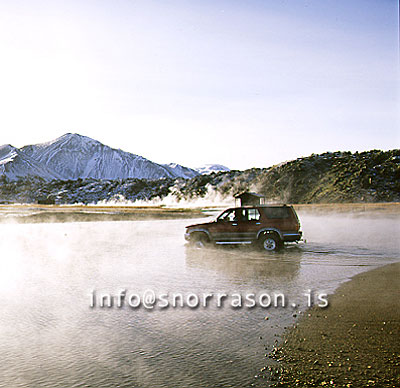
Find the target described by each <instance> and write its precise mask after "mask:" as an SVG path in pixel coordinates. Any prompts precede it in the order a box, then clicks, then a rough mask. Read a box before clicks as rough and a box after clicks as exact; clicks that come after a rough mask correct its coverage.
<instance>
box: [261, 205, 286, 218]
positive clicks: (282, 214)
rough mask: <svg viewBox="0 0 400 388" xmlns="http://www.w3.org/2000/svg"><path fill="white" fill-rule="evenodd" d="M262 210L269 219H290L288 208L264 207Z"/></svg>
mask: <svg viewBox="0 0 400 388" xmlns="http://www.w3.org/2000/svg"><path fill="white" fill-rule="evenodd" d="M263 210H264V213H265V215H266V216H267V218H269V219H276V218H289V217H290V208H288V207H266V208H264V209H263Z"/></svg>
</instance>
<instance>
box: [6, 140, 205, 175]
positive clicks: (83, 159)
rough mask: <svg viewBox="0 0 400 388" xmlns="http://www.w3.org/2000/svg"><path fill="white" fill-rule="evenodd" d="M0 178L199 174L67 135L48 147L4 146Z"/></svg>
mask: <svg viewBox="0 0 400 388" xmlns="http://www.w3.org/2000/svg"><path fill="white" fill-rule="evenodd" d="M1 149H2V151H1V154H0V175H6V176H7V177H8V178H9V179H16V178H17V177H20V176H28V175H31V176H33V175H36V176H40V177H42V178H44V179H46V180H51V179H64V180H68V179H72V180H74V179H78V178H82V179H84V178H95V179H125V178H141V179H160V178H177V177H183V178H188V177H192V176H195V175H198V173H197V172H196V171H195V170H192V169H190V168H187V167H183V166H180V165H177V164H171V165H161V164H157V163H154V162H152V161H150V160H148V159H146V158H144V157H142V156H139V155H135V154H132V153H129V152H125V151H122V150H120V149H114V148H111V147H108V146H106V145H104V144H102V143H100V142H99V141H97V140H94V139H91V138H89V137H87V136H82V135H78V134H72V133H67V134H65V135H63V136H61V137H59V138H58V139H55V140H53V141H50V142H47V143H41V144H35V145H28V146H25V147H22V148H21V149H17V148H15V147H12V146H3V147H2V148H1Z"/></svg>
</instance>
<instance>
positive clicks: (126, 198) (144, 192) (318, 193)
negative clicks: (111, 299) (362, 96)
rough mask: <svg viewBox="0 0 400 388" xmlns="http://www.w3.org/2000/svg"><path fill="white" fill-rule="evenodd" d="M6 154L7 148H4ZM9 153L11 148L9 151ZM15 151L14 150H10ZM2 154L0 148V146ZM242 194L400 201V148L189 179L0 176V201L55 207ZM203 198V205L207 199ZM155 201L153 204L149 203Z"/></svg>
mask: <svg viewBox="0 0 400 388" xmlns="http://www.w3.org/2000/svg"><path fill="white" fill-rule="evenodd" d="M6 151H7V150H6ZM8 151H9V150H8ZM11 151H12V150H11ZM0 152H1V147H0ZM242 191H256V192H258V193H260V194H263V195H264V196H265V198H266V202H267V203H292V204H293V203H294V204H296V203H297V204H301V203H357V202H358V203H363V202H365V203H368V202H400V150H399V149H394V150H389V151H380V150H371V151H365V152H361V153H358V152H356V153H353V154H352V153H351V152H342V151H338V152H326V153H324V154H320V155H315V154H312V155H310V156H308V157H302V158H298V159H295V160H292V161H289V162H285V163H281V164H278V165H275V166H271V167H268V168H252V169H248V170H244V171H238V170H231V171H225V172H213V173H211V174H207V175H197V176H195V177H193V178H191V179H182V178H162V179H159V180H146V179H133V178H129V179H117V180H100V179H91V178H87V179H78V180H53V181H50V182H46V181H45V180H43V179H40V178H21V179H20V180H17V181H10V180H8V179H7V178H6V177H5V176H3V177H0V202H3V203H34V202H39V201H42V199H44V200H45V201H47V202H48V203H56V204H75V203H83V204H96V203H99V202H101V203H103V204H106V203H110V204H114V203H121V204H126V203H127V202H129V203H133V202H135V201H137V200H144V201H153V200H154V201H155V202H154V204H162V203H164V202H163V201H164V200H165V204H170V203H176V204H178V206H180V205H179V203H180V202H184V203H187V204H191V203H196V200H197V199H202V201H201V203H202V204H203V205H204V203H205V201H208V202H207V203H209V204H210V205H213V204H214V203H215V200H216V198H219V199H229V200H230V201H232V199H233V196H234V195H235V194H237V193H238V192H242ZM204 200H205V201H204ZM151 203H153V202H151Z"/></svg>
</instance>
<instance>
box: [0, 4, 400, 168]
mask: <svg viewBox="0 0 400 388" xmlns="http://www.w3.org/2000/svg"><path fill="white" fill-rule="evenodd" d="M0 52H1V58H2V59H1V61H0V109H1V114H0V128H1V132H0V143H1V144H4V143H11V144H13V145H15V146H22V145H25V144H31V143H37V142H43V141H48V140H51V139H54V138H56V137H58V136H61V135H62V134H64V133H66V132H77V133H80V134H83V135H86V136H90V137H93V138H95V139H97V140H100V141H101V142H103V143H105V144H107V145H110V146H113V147H116V148H122V149H124V150H126V151H129V152H133V153H136V154H139V155H142V156H144V157H147V158H149V159H151V160H153V161H156V162H160V163H164V162H177V163H180V164H183V165H187V166H191V167H195V166H198V165H201V164H204V163H221V164H225V165H227V166H229V167H231V168H238V169H244V168H249V167H267V166H270V165H272V164H275V163H279V162H281V161H284V160H288V159H294V158H297V157H300V156H306V155H309V154H311V153H320V152H324V151H336V150H351V151H356V150H359V151H362V150H367V149H374V148H380V149H390V148H398V147H399V143H400V132H399V131H400V129H399V128H400V113H399V107H400V106H399V70H398V64H399V62H398V55H399V54H398V5H397V1H395V0H392V1H390V0H374V1H372V0H360V1H351V0H345V1H342V0H334V1H329V0H314V1H312V0H310V1H301V0H293V1H290V0H286V1H285V0H274V1H267V0H263V1H251V0H250V1H245V0H241V1H239V0H230V1H218V0H212V1H207V0H201V1H200V0H197V1H190V0H186V1H174V0H171V1H167V0H166V1H151V0H143V1H142V0H139V1H134V0H112V1H111V0H107V1H106V0H102V1H101V0H93V1H88V0H79V1H74V0H69V1H58V0H52V1H40V0H20V1H19V0H12V1H11V0H10V1H7V0H3V1H1V2H0Z"/></svg>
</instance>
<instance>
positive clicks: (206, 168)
mask: <svg viewBox="0 0 400 388" xmlns="http://www.w3.org/2000/svg"><path fill="white" fill-rule="evenodd" d="M195 170H196V171H197V172H198V173H199V174H201V175H208V174H211V173H213V172H220V171H231V169H230V168H228V167H226V166H223V165H222V164H205V165H203V166H201V167H197V168H195Z"/></svg>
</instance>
